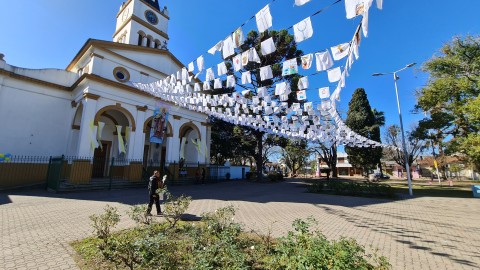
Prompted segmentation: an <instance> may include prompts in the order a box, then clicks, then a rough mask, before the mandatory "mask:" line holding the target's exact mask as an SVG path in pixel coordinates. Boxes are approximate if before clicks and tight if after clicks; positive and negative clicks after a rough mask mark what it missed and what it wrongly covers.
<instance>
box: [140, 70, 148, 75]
mask: <svg viewBox="0 0 480 270" xmlns="http://www.w3.org/2000/svg"><path fill="white" fill-rule="evenodd" d="M140 74H142V75H145V76H150V75H149V74H148V73H145V72H143V71H140Z"/></svg>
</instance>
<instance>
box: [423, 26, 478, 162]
mask: <svg viewBox="0 0 480 270" xmlns="http://www.w3.org/2000/svg"><path fill="white" fill-rule="evenodd" d="M422 69H423V71H425V72H428V73H429V75H430V77H429V81H428V83H427V85H426V86H424V87H423V88H422V89H420V90H419V91H418V93H417V105H416V109H417V110H419V111H424V112H428V113H429V114H430V116H429V117H428V118H425V119H424V120H422V121H421V123H420V126H421V127H422V128H424V129H425V130H426V132H424V134H429V135H428V136H430V139H431V140H433V142H434V145H436V146H437V147H438V148H439V152H440V154H442V152H443V148H444V147H445V148H446V152H450V153H453V152H456V151H462V152H464V153H465V154H466V155H467V156H468V157H469V158H470V159H471V161H472V162H473V163H474V164H476V165H477V166H479V165H480V163H479V161H480V160H478V159H477V158H476V156H475V153H477V152H479V151H480V150H478V149H480V145H479V144H477V143H473V144H472V140H471V139H472V137H470V139H465V138H467V137H468V136H469V134H476V133H478V131H479V130H480V123H479V121H478V119H479V118H478V116H479V112H478V110H479V109H478V105H479V103H480V101H479V100H478V99H479V98H478V96H479V94H480V37H478V36H475V37H473V36H467V37H463V38H462V37H455V38H454V39H453V40H452V41H451V42H449V43H447V44H445V45H444V46H443V47H442V48H441V49H440V52H439V54H437V55H435V56H433V57H432V58H431V59H430V60H428V61H427V62H425V63H424V64H423V67H422ZM473 141H475V139H473ZM472 147H473V148H476V149H474V150H473V152H472V151H468V150H469V149H471V148H472Z"/></svg>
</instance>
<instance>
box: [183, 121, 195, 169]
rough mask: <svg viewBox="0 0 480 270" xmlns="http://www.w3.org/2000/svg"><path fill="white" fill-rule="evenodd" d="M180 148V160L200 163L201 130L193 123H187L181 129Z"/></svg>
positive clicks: (186, 162)
mask: <svg viewBox="0 0 480 270" xmlns="http://www.w3.org/2000/svg"><path fill="white" fill-rule="evenodd" d="M179 138H180V149H179V160H180V159H182V158H183V160H184V162H185V164H188V163H198V156H199V143H200V130H199V129H198V127H197V126H196V125H195V124H193V123H191V122H190V123H186V124H184V125H183V126H182V127H180V130H179Z"/></svg>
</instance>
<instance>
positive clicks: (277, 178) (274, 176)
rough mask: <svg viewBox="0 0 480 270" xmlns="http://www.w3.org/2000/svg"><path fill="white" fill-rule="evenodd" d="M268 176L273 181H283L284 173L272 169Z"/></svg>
mask: <svg viewBox="0 0 480 270" xmlns="http://www.w3.org/2000/svg"><path fill="white" fill-rule="evenodd" d="M267 178H268V180H270V181H272V182H277V181H282V180H283V174H282V173H281V172H276V171H272V172H269V173H268V175H267Z"/></svg>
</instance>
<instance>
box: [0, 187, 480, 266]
mask: <svg viewBox="0 0 480 270" xmlns="http://www.w3.org/2000/svg"><path fill="white" fill-rule="evenodd" d="M170 189H171V191H172V192H173V193H174V194H181V193H183V194H187V195H190V196H192V197H193V199H194V200H193V202H192V204H191V206H190V208H189V210H188V214H190V215H193V216H200V215H201V214H202V213H204V212H208V211H213V210H215V209H217V208H219V207H223V206H227V205H234V206H235V207H237V209H238V211H237V215H236V217H235V218H236V220H237V221H238V222H241V223H243V224H244V226H245V229H247V230H249V229H254V230H257V231H260V232H266V231H268V230H269V228H270V230H271V231H272V232H273V234H274V235H275V236H281V235H284V234H285V233H286V232H287V231H288V230H290V229H291V224H292V221H294V220H295V219H297V218H306V217H309V216H314V217H315V218H316V219H317V220H318V221H319V228H321V230H322V232H323V233H324V234H325V235H326V236H327V237H328V238H329V239H338V238H339V237H341V236H346V237H352V238H355V239H356V240H357V241H358V242H359V243H360V244H362V245H364V246H366V247H367V248H368V249H370V246H371V247H373V248H378V249H379V253H380V254H382V255H385V256H387V257H388V258H389V261H390V262H391V264H392V265H393V269H435V270H438V269H478V268H480V227H479V224H480V215H479V213H480V201H479V200H478V199H473V198H472V199H459V198H432V197H420V198H414V199H405V200H397V201H390V200H382V199H371V198H356V197H343V196H331V195H322V194H310V193H305V187H304V185H303V184H302V183H301V182H296V181H295V180H287V181H285V182H282V183H275V184H266V183H265V184H264V183H249V182H243V181H236V182H235V181H233V182H226V183H218V184H208V185H198V186H183V187H171V188H170ZM146 200H147V191H146V189H131V190H111V191H89V192H78V193H68V194H52V193H47V192H45V191H41V190H36V191H13V192H0V226H1V229H0V269H77V267H76V265H75V262H74V260H73V258H72V254H73V252H74V251H73V249H72V248H71V247H70V245H69V242H71V241H74V240H78V239H82V238H84V237H87V236H91V235H92V228H91V226H90V220H89V218H88V217H89V216H90V215H92V214H99V213H102V210H103V208H104V207H105V205H107V204H109V205H112V206H115V207H117V208H118V209H119V210H120V212H121V213H125V211H126V210H127V209H128V208H129V206H130V205H132V204H137V203H144V202H145V201H146ZM156 218H158V217H156ZM132 225H133V222H132V221H130V220H128V218H127V217H126V215H125V214H124V215H123V217H122V220H121V222H120V224H119V226H118V227H117V228H119V229H120V228H125V227H128V226H132Z"/></svg>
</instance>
